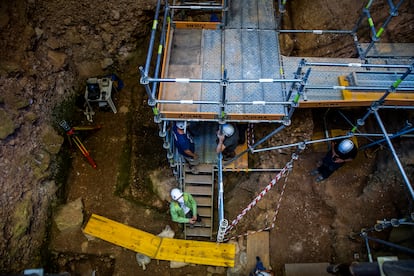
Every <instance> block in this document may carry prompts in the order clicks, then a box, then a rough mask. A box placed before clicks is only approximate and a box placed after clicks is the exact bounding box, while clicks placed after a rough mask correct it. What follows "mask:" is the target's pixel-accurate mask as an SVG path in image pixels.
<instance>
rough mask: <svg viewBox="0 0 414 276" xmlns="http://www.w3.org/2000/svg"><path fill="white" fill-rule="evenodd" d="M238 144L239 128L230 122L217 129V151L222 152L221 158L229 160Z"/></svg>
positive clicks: (234, 154)
mask: <svg viewBox="0 0 414 276" xmlns="http://www.w3.org/2000/svg"><path fill="white" fill-rule="evenodd" d="M238 144H239V130H238V129H237V128H236V127H234V126H233V125H231V124H224V125H223V126H222V128H221V131H220V129H219V130H218V131H217V148H216V152H217V153H220V152H221V153H223V159H224V160H229V159H231V158H233V157H235V156H236V152H235V150H236V147H237V146H238Z"/></svg>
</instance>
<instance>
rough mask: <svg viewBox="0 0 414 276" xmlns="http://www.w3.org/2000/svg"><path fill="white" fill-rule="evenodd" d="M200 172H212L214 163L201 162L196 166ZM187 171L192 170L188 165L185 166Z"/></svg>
mask: <svg viewBox="0 0 414 276" xmlns="http://www.w3.org/2000/svg"><path fill="white" fill-rule="evenodd" d="M195 167H196V168H197V170H198V171H199V172H200V173H211V172H212V171H213V165H211V164H199V165H197V166H195ZM185 171H186V172H191V170H190V167H189V166H188V165H186V166H185Z"/></svg>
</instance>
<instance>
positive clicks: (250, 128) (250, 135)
mask: <svg viewBox="0 0 414 276" xmlns="http://www.w3.org/2000/svg"><path fill="white" fill-rule="evenodd" d="M253 127H254V124H251V123H249V125H248V127H247V147H248V148H250V146H251V145H254V143H255V142H254V128H253Z"/></svg>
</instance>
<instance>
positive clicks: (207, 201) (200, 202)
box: [193, 195, 213, 206]
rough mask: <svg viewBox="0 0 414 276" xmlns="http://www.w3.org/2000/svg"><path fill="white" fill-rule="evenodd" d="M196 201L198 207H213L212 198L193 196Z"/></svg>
mask: <svg viewBox="0 0 414 276" xmlns="http://www.w3.org/2000/svg"><path fill="white" fill-rule="evenodd" d="M193 197H194V199H195V201H196V202H197V206H211V205H212V202H213V200H212V198H211V197H210V196H196V195H193Z"/></svg>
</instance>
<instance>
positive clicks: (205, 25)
mask: <svg viewBox="0 0 414 276" xmlns="http://www.w3.org/2000/svg"><path fill="white" fill-rule="evenodd" d="M174 24H175V27H176V28H177V29H210V30H217V29H218V28H219V26H220V22H194V21H174Z"/></svg>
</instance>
